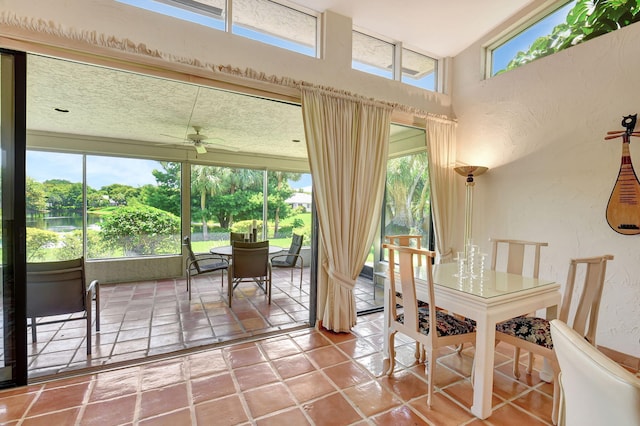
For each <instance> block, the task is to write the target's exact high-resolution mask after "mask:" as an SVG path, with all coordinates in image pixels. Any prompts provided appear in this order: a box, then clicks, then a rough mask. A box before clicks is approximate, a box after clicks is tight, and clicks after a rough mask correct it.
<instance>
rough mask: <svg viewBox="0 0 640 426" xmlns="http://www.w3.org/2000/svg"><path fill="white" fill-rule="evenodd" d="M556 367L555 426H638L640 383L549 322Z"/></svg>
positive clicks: (556, 323) (564, 326) (562, 327)
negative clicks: (557, 411)
mask: <svg viewBox="0 0 640 426" xmlns="http://www.w3.org/2000/svg"><path fill="white" fill-rule="evenodd" d="M551 336H552V338H553V346H554V350H555V353H556V357H557V359H558V364H559V365H560V387H561V392H562V393H561V402H560V416H559V422H558V423H559V424H560V425H566V426H589V425H594V426H595V425H640V379H638V378H637V377H636V376H635V375H633V374H632V373H631V372H629V371H627V370H625V369H624V368H623V367H622V366H620V365H619V364H618V363H616V362H615V361H613V360H611V359H609V358H608V357H606V356H605V355H604V354H603V353H602V352H600V351H598V350H597V349H596V348H595V347H593V346H592V345H591V344H590V343H589V342H587V341H586V340H585V339H584V337H583V336H582V335H580V334H579V333H578V332H576V331H575V330H574V329H572V328H571V327H569V326H568V325H567V324H566V323H564V322H562V321H560V320H553V321H551Z"/></svg>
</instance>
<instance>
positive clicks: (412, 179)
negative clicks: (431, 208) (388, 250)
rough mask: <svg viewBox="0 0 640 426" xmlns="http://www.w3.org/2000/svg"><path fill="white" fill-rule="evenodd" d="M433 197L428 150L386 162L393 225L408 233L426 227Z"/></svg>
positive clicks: (388, 198)
mask: <svg viewBox="0 0 640 426" xmlns="http://www.w3.org/2000/svg"><path fill="white" fill-rule="evenodd" d="M429 197H430V192H429V173H428V167H427V158H426V154H425V153H421V154H416V155H407V156H404V157H399V158H394V159H392V160H389V162H388V165H387V196H386V198H387V201H386V208H387V217H391V218H392V220H391V223H390V225H392V226H394V227H396V228H401V229H406V231H408V232H412V233H413V232H422V231H424V230H426V228H425V219H426V218H427V217H428V210H427V209H426V206H427V203H428V200H429Z"/></svg>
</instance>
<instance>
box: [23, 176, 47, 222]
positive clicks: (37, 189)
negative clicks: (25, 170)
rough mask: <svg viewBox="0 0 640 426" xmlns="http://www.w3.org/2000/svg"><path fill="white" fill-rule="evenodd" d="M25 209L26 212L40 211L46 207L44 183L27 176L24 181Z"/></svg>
mask: <svg viewBox="0 0 640 426" xmlns="http://www.w3.org/2000/svg"><path fill="white" fill-rule="evenodd" d="M26 185H27V186H26V189H27V193H26V209H27V213H42V212H44V211H45V210H46V208H47V200H46V198H45V190H44V185H43V184H42V183H40V182H38V181H36V180H35V179H33V178H30V177H29V176H27V181H26Z"/></svg>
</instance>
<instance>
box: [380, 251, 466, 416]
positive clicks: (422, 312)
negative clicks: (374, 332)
mask: <svg viewBox="0 0 640 426" xmlns="http://www.w3.org/2000/svg"><path fill="white" fill-rule="evenodd" d="M383 247H384V248H386V249H388V250H389V283H390V285H389V300H392V301H393V300H394V298H395V294H396V291H399V292H401V293H402V299H400V302H401V303H402V304H401V305H399V304H396V303H390V304H389V309H390V312H389V323H390V324H389V368H388V369H387V371H386V374H387V375H389V376H391V375H392V374H393V370H394V368H395V348H394V338H395V334H396V333H398V332H399V333H402V334H404V335H406V336H407V337H410V338H412V339H414V340H415V341H416V343H417V345H416V354H415V356H416V358H417V359H419V360H420V361H423V360H424V358H425V357H424V356H423V351H424V352H426V361H427V366H426V367H425V368H427V369H428V372H427V376H428V386H429V391H428V397H427V405H428V406H431V399H432V394H433V378H434V374H435V371H436V368H435V359H434V354H433V352H434V351H435V350H437V349H438V348H440V347H443V346H452V345H460V344H462V343H465V342H469V343H474V342H475V340H476V333H475V327H474V326H473V325H471V323H469V322H465V321H462V320H459V319H457V318H456V317H454V316H453V315H449V314H447V313H445V312H443V311H441V310H437V309H435V306H437V302H436V301H435V300H434V289H433V279H432V275H431V263H432V262H431V259H432V258H433V257H434V255H435V253H434V252H432V251H429V250H425V249H418V248H414V247H407V246H397V245H393V244H383ZM418 257H422V258H424V262H422V264H423V267H424V268H425V270H424V272H425V274H424V276H425V277H426V278H425V283H426V285H427V287H428V294H429V300H428V301H426V302H427V303H429V305H430V306H431V307H434V309H430V308H429V307H428V306H426V307H425V306H422V307H419V306H418V300H417V298H416V283H415V277H416V269H418V268H420V267H416V266H415V265H416V263H417V258H418ZM396 262H398V264H397V265H396ZM396 268H398V272H396ZM396 274H398V275H399V278H400V283H399V284H397V283H396ZM434 312H435V314H434Z"/></svg>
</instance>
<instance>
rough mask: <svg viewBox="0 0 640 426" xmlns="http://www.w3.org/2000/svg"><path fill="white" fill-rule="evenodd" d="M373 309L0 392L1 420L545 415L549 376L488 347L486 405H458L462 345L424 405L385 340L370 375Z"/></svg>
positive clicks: (448, 357)
mask: <svg viewBox="0 0 640 426" xmlns="http://www.w3.org/2000/svg"><path fill="white" fill-rule="evenodd" d="M382 326H383V315H382V313H375V314H370V315H366V316H362V317H359V318H358V324H357V325H356V326H355V327H354V329H353V330H352V332H351V333H339V334H336V333H332V332H328V331H318V330H314V329H311V328H305V329H302V330H291V331H287V332H285V333H283V334H279V335H274V336H269V337H265V338H262V339H257V340H255V341H249V342H243V343H236V344H229V345H226V346H222V347H217V348H213V349H207V350H202V351H196V352H192V353H188V354H183V355H180V356H172V357H166V358H164V359H159V360H155V361H152V362H146V363H140V364H136V365H129V366H127V367H123V368H116V369H113V370H110V371H102V372H98V373H88V374H83V375H79V376H75V377H67V378H60V379H56V380H52V381H44V382H41V383H37V384H31V385H29V386H26V387H22V388H16V389H9V390H5V391H1V392H0V423H1V424H5V425H23V426H27V425H29V426H30V425H47V426H49V425H100V426H108V425H196V424H197V425H295V426H297V425H480V424H486V425H494V426H497V425H548V424H550V422H551V419H550V416H551V405H552V398H551V393H552V385H549V384H547V383H544V382H541V381H540V380H539V378H538V374H537V371H534V373H533V374H532V375H531V376H527V375H526V374H522V376H521V379H520V380H515V379H514V378H513V377H512V375H511V373H510V372H511V362H510V354H511V353H512V350H511V348H510V347H507V346H505V347H502V344H500V345H498V347H497V354H496V371H495V376H494V377H495V378H494V380H495V384H494V398H493V406H494V413H493V415H492V416H491V417H489V418H488V419H487V420H485V421H480V420H478V419H476V418H475V417H474V416H473V415H472V414H471V413H470V411H469V407H470V406H471V398H472V387H471V384H470V381H469V375H470V372H471V365H472V356H473V349H472V348H469V349H465V351H463V353H462V355H458V354H457V353H455V351H453V350H452V349H447V350H443V351H441V352H440V355H441V356H440V358H439V360H438V365H437V369H436V379H435V385H436V391H435V393H434V399H433V405H432V408H431V409H428V408H427V407H426V392H427V387H426V381H425V373H424V366H423V365H418V364H417V363H416V362H415V360H414V358H413V350H414V344H413V343H411V342H407V341H406V340H404V339H401V338H398V339H396V341H397V343H396V345H397V350H398V353H397V360H398V362H397V364H396V365H397V367H396V371H395V373H394V376H393V377H387V376H385V375H383V374H382V368H383V357H382V354H381V348H382V339H383V337H382V336H383V331H382Z"/></svg>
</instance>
